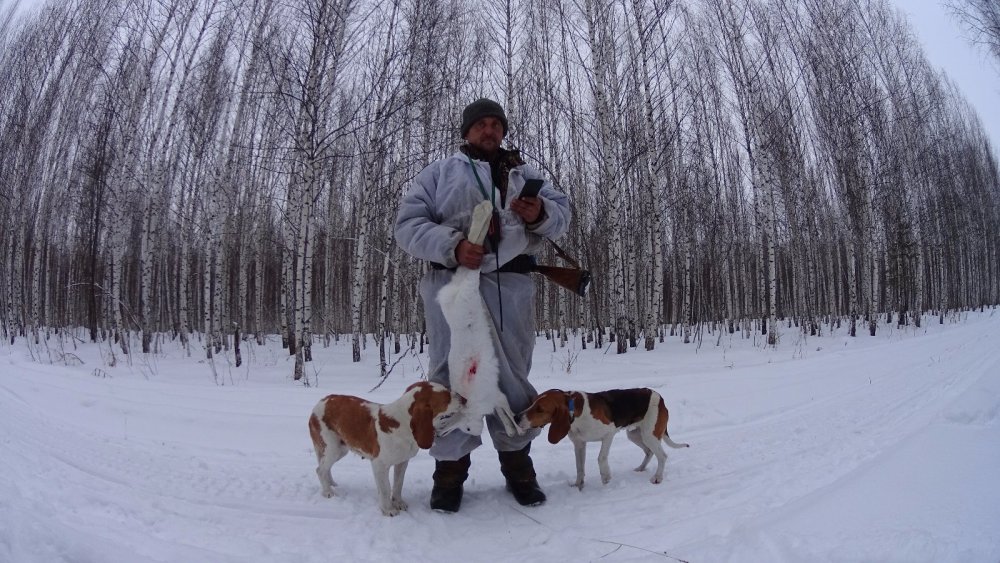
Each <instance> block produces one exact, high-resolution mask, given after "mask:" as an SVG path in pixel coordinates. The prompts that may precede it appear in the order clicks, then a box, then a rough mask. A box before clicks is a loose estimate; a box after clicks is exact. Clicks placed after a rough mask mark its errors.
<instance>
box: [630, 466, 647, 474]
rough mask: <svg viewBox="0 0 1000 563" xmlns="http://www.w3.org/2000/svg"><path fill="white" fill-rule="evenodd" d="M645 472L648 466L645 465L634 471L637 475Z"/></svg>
mask: <svg viewBox="0 0 1000 563" xmlns="http://www.w3.org/2000/svg"><path fill="white" fill-rule="evenodd" d="M645 470H646V466H645V465H640V466H639V467H636V468H635V469H633V470H632V471H635V472H636V473H642V472H643V471H645Z"/></svg>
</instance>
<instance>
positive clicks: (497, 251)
mask: <svg viewBox="0 0 1000 563" xmlns="http://www.w3.org/2000/svg"><path fill="white" fill-rule="evenodd" d="M465 158H467V159H469V165H470V166H472V174H473V175H474V176H475V177H476V184H478V185H479V192H480V193H482V194H483V197H485V198H486V199H487V200H489V202H490V203H492V204H493V213H492V216H493V218H494V219H495V218H496V217H497V197H496V194H497V186H496V184H493V182H492V178H491V179H490V180H491V182H490V183H491V184H492V185H493V193H492V195H493V197H490V195H489V194H487V193H486V186H484V185H483V181H482V179H480V178H479V170H478V169H477V168H476V163H475V162H473V161H472V157H471V156H469V155H465ZM490 222H491V223H492V222H493V221H492V220H491V221H490ZM495 228H497V229H499V228H500V224H499V221H497V224H496V225H495ZM493 253H494V256H496V259H497V306H498V308H499V309H500V311H499V312H500V332H503V293H501V291H500V248H499V245H498V242H494V248H493Z"/></svg>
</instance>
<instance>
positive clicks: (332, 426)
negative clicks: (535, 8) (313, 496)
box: [309, 381, 463, 516]
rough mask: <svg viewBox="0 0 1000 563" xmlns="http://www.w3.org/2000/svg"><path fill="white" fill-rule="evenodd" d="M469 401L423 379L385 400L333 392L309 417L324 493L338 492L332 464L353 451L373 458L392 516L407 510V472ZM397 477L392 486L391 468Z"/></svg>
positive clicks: (383, 504) (381, 496)
mask: <svg viewBox="0 0 1000 563" xmlns="http://www.w3.org/2000/svg"><path fill="white" fill-rule="evenodd" d="M462 403H463V400H462V399H461V397H459V396H458V395H455V394H453V393H452V392H451V391H449V390H448V389H447V388H446V387H444V386H443V385H439V384H437V383H430V382H427V381H421V382H418V383H414V384H413V385H410V386H409V387H407V388H406V392H404V393H403V396H402V397H400V398H399V399H397V400H395V401H393V402H391V403H388V404H385V405H380V404H378V403H373V402H370V401H366V400H364V399H361V398H358V397H352V396H349V395H329V396H327V397H324V398H323V399H321V400H320V401H319V403H317V404H316V406H315V407H314V408H313V412H312V415H310V416H309V435H310V436H312V442H313V447H314V448H315V449H316V460H317V461H318V463H319V466H318V467H316V475H317V476H318V477H319V483H320V485H321V486H322V487H323V496H325V497H327V498H329V497H332V496H333V487H335V486H336V483H334V482H333V478H332V477H331V475H330V468H331V467H332V466H333V464H334V463H337V461H339V460H340V459H341V458H342V457H344V456H345V455H347V452H348V451H353V452H354V453H356V454H358V455H360V456H361V457H363V458H365V459H370V460H371V463H372V472H373V473H374V474H375V486H376V487H377V488H378V501H379V508H380V509H381V510H382V514H385V515H386V516H395V515H397V514H399V512H400V511H402V510H406V508H407V506H406V502H404V501H403V498H402V492H403V477H404V476H405V474H406V465H407V464H408V463H409V462H410V458H412V457H413V456H415V455H417V449H418V448H420V449H425V450H426V449H428V448H430V447H431V444H432V443H433V441H434V435H435V433H436V432H438V431H440V430H443V429H445V427H446V426H447V425H448V423H449V419H450V418H452V417H453V416H454V415H455V414H456V413H458V411H459V409H460V408H461V406H462ZM390 467H393V468H394V476H395V480H394V482H393V485H392V491H391V493H390V490H389V468H390Z"/></svg>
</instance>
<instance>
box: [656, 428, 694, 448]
mask: <svg viewBox="0 0 1000 563" xmlns="http://www.w3.org/2000/svg"><path fill="white" fill-rule="evenodd" d="M663 441H664V442H665V443H666V444H667V445H668V446H670V447H671V448H677V449H680V448H690V447H691V444H678V443H677V442H675V441H673V440H671V439H670V434H667V433H666V431H664V432H663Z"/></svg>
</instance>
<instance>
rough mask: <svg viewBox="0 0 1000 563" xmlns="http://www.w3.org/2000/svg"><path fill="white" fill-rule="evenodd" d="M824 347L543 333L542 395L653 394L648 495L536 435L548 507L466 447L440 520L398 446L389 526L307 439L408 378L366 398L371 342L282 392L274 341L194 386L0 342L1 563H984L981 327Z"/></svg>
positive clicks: (631, 459) (399, 373) (990, 460)
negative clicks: (394, 510) (343, 409)
mask: <svg viewBox="0 0 1000 563" xmlns="http://www.w3.org/2000/svg"><path fill="white" fill-rule="evenodd" d="M844 332H846V329H841V330H840V331H838V332H836V333H835V334H833V335H828V336H824V337H821V338H808V339H806V338H802V337H800V336H798V334H797V332H796V331H795V329H794V328H788V327H787V326H784V327H782V342H781V343H780V345H779V346H778V348H777V349H775V350H770V349H765V348H763V347H762V346H761V345H760V341H761V339H760V337H759V336H758V337H756V338H752V339H741V338H740V335H739V333H737V334H736V335H734V336H730V335H728V334H726V335H724V336H723V337H722V338H721V341H720V344H719V345H718V346H717V345H716V341H717V340H718V335H708V334H706V335H705V339H704V342H703V344H702V346H701V347H698V346H696V345H694V344H690V345H684V344H681V343H680V342H679V341H678V340H677V339H676V338H671V339H668V340H667V342H666V343H664V344H660V345H659V347H658V348H657V350H656V351H655V352H651V353H648V352H643V351H637V350H633V351H630V352H629V353H628V354H625V355H623V356H616V355H615V354H614V353H613V352H608V353H605V351H604V350H593V349H588V350H582V351H581V350H577V349H574V350H567V349H560V350H557V351H556V352H553V351H552V344H551V343H550V342H548V341H546V340H545V339H543V338H540V339H539V343H538V347H537V348H536V350H535V367H534V370H533V375H532V381H533V382H534V384H535V386H536V387H537V388H538V390H539V391H542V390H545V389H548V388H552V387H559V388H563V389H579V390H585V391H598V390H603V389H610V388H620V387H637V386H648V387H652V388H654V389H656V390H657V391H658V392H659V393H661V394H662V395H663V396H664V398H665V400H666V402H667V407H668V408H669V409H670V413H671V418H670V428H669V430H670V434H671V436H672V437H673V438H674V439H676V440H678V441H683V442H689V443H690V444H691V448H689V449H684V450H668V454H669V456H670V457H669V459H668V461H667V469H666V473H665V480H664V483H663V484H660V485H651V484H650V483H649V481H648V478H649V475H650V473H649V470H647V472H646V473H644V474H637V473H635V472H633V471H632V468H633V467H635V466H636V465H637V464H638V463H639V461H641V459H642V455H641V453H640V452H639V450H638V449H637V448H636V447H635V446H634V445H632V444H631V443H629V441H628V440H627V439H626V438H625V436H624V435H620V436H618V437H617V438H616V439H615V443H614V445H613V447H612V449H611V456H610V465H611V470H612V474H613V475H612V481H611V482H610V483H609V484H608V485H601V483H600V476H599V475H598V472H597V460H596V457H597V447H598V445H597V444H591V445H590V447H589V448H588V457H587V467H586V469H587V481H586V487H585V488H584V489H583V491H578V490H576V489H575V488H572V487H570V486H568V483H569V482H570V481H572V480H573V478H574V476H575V466H574V461H573V451H572V445H571V444H570V442H569V441H568V440H564V441H563V442H561V443H559V444H557V445H550V444H549V443H548V442H547V441H546V440H545V434H544V433H543V435H542V437H540V438H539V439H537V440H535V442H534V444H533V448H532V457H533V458H534V460H535V467H536V469H537V471H538V477H539V482H540V484H541V485H542V487H543V489H544V490H545V491H546V493H547V494H548V497H549V500H548V502H547V503H546V504H545V505H543V506H541V507H536V508H522V507H520V506H518V505H517V504H516V503H515V502H514V500H513V498H512V497H510V495H509V494H508V493H506V492H505V491H504V489H503V478H502V477H501V475H500V472H499V464H498V462H497V459H496V454H495V452H494V451H493V448H492V446H490V445H486V446H484V447H482V448H480V449H479V450H476V451H475V452H474V453H473V456H472V460H473V463H472V469H471V476H470V479H469V481H468V482H467V483H466V496H465V500H464V502H463V505H462V510H461V512H459V513H458V514H455V515H443V514H438V513H435V512H432V511H431V510H430V509H429V508H428V507H427V499H428V497H429V494H430V488H431V472H432V470H433V461H432V459H431V458H430V457H429V456H428V455H427V454H426V452H421V453H419V454H418V455H417V457H416V458H414V459H413V460H412V462H411V463H410V468H409V470H408V471H407V480H406V486H405V488H404V498H406V500H407V501H408V502H409V504H410V509H409V511H408V512H405V513H403V514H401V515H400V516H397V517H395V518H386V517H384V516H382V514H381V513H380V512H379V510H378V507H377V506H376V494H375V488H374V482H373V479H372V475H371V470H370V465H369V463H368V462H367V461H364V460H362V459H360V458H358V457H356V456H350V457H347V458H345V459H344V460H342V461H341V462H340V463H338V464H336V465H335V466H334V468H333V472H334V479H335V480H336V481H337V483H338V485H339V487H337V488H336V493H337V496H335V497H334V498H332V499H325V498H323V497H322V496H320V493H319V483H318V481H317V479H316V476H315V473H314V469H315V456H314V454H313V452H312V447H311V445H310V441H309V435H308V431H307V428H306V421H307V418H308V415H309V412H310V410H311V409H312V407H313V405H314V404H315V403H316V401H317V400H318V399H319V398H321V397H323V396H325V395H327V394H330V393H347V394H354V395H359V396H363V397H365V398H368V399H371V400H375V401H379V402H388V401H391V400H393V399H394V398H396V397H397V396H398V395H399V394H400V393H401V392H402V390H403V389H404V388H405V387H406V386H407V385H408V384H410V383H412V382H414V381H417V380H418V379H420V376H421V371H420V365H421V363H426V358H414V357H408V358H406V359H404V360H403V361H402V362H401V363H400V364H399V365H398V366H397V367H396V369H395V371H394V373H393V374H392V375H391V376H390V378H389V380H388V381H387V382H386V383H385V384H384V385H383V386H382V387H380V388H379V389H377V390H375V391H373V392H370V391H369V390H370V389H371V388H372V387H373V386H374V385H375V384H376V383H377V376H376V374H377V367H376V362H377V356H378V352H377V348H376V347H375V346H374V345H372V344H371V342H369V348H368V350H367V351H366V352H365V361H364V362H363V363H362V364H352V363H351V362H350V352H351V351H350V344H349V342H346V341H345V342H343V343H341V344H339V345H335V346H332V347H330V348H326V349H324V348H321V347H320V346H318V345H317V346H316V348H315V359H316V361H315V363H314V366H313V369H314V373H315V374H317V375H318V381H319V384H318V386H316V387H312V388H305V387H302V386H301V385H298V384H295V383H294V382H292V381H291V380H290V374H291V372H292V361H291V360H290V359H288V358H287V357H286V355H285V354H284V353H283V351H282V350H281V348H280V345H279V344H278V343H277V342H276V341H275V339H271V340H272V342H271V343H269V344H268V346H266V347H263V348H261V347H256V346H249V348H250V349H249V350H246V349H245V350H244V358H248V361H247V364H248V365H244V366H243V367H241V368H239V369H237V368H235V367H231V366H229V367H226V366H223V364H225V361H224V360H222V361H219V366H220V369H221V372H220V373H221V375H220V379H221V380H224V383H225V384H224V385H216V384H215V382H214V380H213V377H212V374H211V370H210V369H209V367H208V365H207V364H206V363H205V362H204V361H201V360H199V359H194V358H186V357H185V356H184V354H183V353H182V352H181V351H180V350H179V349H178V348H176V347H175V346H174V345H167V346H166V348H167V350H166V351H165V353H163V354H161V355H158V356H155V357H152V358H150V359H149V360H147V361H143V360H141V359H140V358H138V357H137V358H135V359H134V360H133V362H132V364H131V365H128V364H127V363H126V362H124V361H122V360H121V356H120V354H119V364H118V365H117V366H116V367H109V366H107V365H106V363H105V360H104V358H106V357H107V347H106V346H105V347H103V348H99V347H97V346H94V345H90V344H86V345H83V344H78V346H77V347H76V348H75V349H74V350H71V352H72V355H71V356H67V358H68V359H70V360H74V361H72V362H61V363H59V364H40V363H35V362H33V361H31V359H30V352H31V351H30V350H29V349H28V346H27V344H26V343H25V341H24V339H18V340H17V341H16V343H15V344H14V345H13V346H11V345H10V344H9V342H8V343H4V344H2V345H0V561H5V562H6V561H10V562H14V563H22V562H25V563H27V562H46V563H48V562H61V561H66V562H73V563H85V562H95V563H98V562H100V563H107V562H129V563H133V562H145V561H164V562H168V561H169V562H174V561H184V562H213V563H214V562H230V561H232V562H236V561H241V562H243V561H268V562H270V561H276V562H285V561H287V562H296V563H298V562H302V561H341V560H349V561H387V560H398V561H542V560H559V561H593V560H598V559H600V560H602V561H659V560H664V561H678V560H683V561H689V562H692V563H694V562H717V561H734V562H735V561H739V562H748V561H750V562H752V561H789V562H792V561H905V562H911V561H928V562H930V561H934V562H940V561H983V562H987V561H989V562H995V561H998V560H1000V484H998V481H997V478H996V473H997V467H1000V346H997V344H998V343H1000V313H997V312H996V311H995V310H994V311H986V312H983V313H978V312H976V313H969V314H967V315H962V316H961V318H960V319H958V318H956V319H951V320H950V321H946V323H945V324H944V325H940V324H938V322H937V319H936V318H934V317H927V318H926V319H925V321H924V326H923V327H922V328H920V329H914V328H912V327H910V328H905V329H897V328H895V326H894V325H882V326H880V327H879V334H878V336H876V337H874V338H872V337H869V336H867V333H866V334H865V335H864V336H858V337H857V338H853V339H852V338H849V337H847V336H846V335H845V334H844ZM54 341H55V339H53V340H52V341H51V342H50V344H49V349H50V350H53V349H54V348H57V346H56V345H55V344H54ZM44 348H45V347H44V346H42V347H34V350H33V351H34V353H35V354H43V355H44V357H45V358H46V360H47V359H48V358H49V352H46V351H45V349H44ZM67 351H70V350H67ZM77 358H78V359H79V360H80V361H82V362H83V363H82V364H80V365H70V366H67V365H64V363H71V364H72V363H76V362H75V360H76V359H77ZM217 361H218V360H217ZM568 363H569V364H571V370H570V372H569V373H567V372H566V365H567V364H568ZM486 441H487V442H489V440H486Z"/></svg>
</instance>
